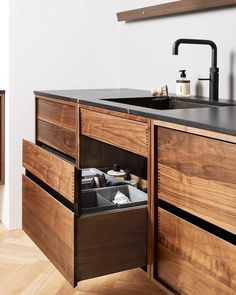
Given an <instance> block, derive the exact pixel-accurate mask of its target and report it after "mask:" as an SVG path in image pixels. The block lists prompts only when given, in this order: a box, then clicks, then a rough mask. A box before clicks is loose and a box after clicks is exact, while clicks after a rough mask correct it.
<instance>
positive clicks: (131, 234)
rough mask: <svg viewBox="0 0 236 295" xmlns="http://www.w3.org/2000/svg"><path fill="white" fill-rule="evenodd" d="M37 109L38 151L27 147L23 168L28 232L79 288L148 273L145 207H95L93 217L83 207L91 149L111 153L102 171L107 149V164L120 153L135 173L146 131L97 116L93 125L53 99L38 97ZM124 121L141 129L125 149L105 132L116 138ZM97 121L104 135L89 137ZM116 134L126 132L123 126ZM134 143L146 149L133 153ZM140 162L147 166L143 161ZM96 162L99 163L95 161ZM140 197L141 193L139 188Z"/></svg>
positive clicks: (111, 117)
mask: <svg viewBox="0 0 236 295" xmlns="http://www.w3.org/2000/svg"><path fill="white" fill-rule="evenodd" d="M36 105H37V107H36V126H37V127H36V144H34V143H32V142H30V141H27V140H24V141H23V167H24V168H25V171H26V172H25V175H23V176H22V177H23V229H24V231H25V232H26V233H27V234H28V235H29V236H30V238H31V239H32V240H33V241H34V242H35V243H36V245H38V247H39V248H40V249H41V250H42V251H43V252H44V253H45V255H46V256H47V257H48V258H49V260H50V261H51V262H52V263H53V264H54V265H55V266H56V267H57V269H58V270H59V271H60V272H61V273H62V274H63V275H64V277H65V278H66V279H67V280H68V281H69V282H70V284H71V285H73V286H76V284H77V282H79V281H80V280H84V279H88V278H92V277H96V276H101V275H105V274H110V273H113V272H119V271H123V270H128V269H132V268H137V267H145V266H146V264H147V258H146V256H147V249H146V247H147V245H146V244H147V205H146V203H147V202H146V201H145V202H144V203H142V204H138V203H137V205H136V204H132V205H129V206H120V207H118V206H114V204H113V205H110V207H109V206H108V207H109V208H108V207H106V208H104V210H103V209H99V208H98V209H99V210H96V207H97V206H99V204H94V205H92V207H93V206H94V208H93V209H94V210H91V211H89V210H86V208H85V207H84V203H89V202H90V203H92V202H93V200H92V192H93V190H88V191H89V192H90V194H91V196H90V195H88V197H87V198H90V197H91V199H87V200H86V201H84V192H85V190H84V188H83V183H82V177H83V169H85V168H88V167H87V166H86V156H87V157H88V158H90V156H89V150H90V146H91V150H92V149H93V147H92V145H93V143H94V144H96V146H97V147H98V150H97V152H98V153H99V146H100V144H101V148H100V149H101V150H102V149H104V144H105V145H106V146H107V148H106V150H105V153H104V154H103V153H102V154H101V155H99V157H98V158H99V164H101V163H104V166H105V167H106V165H107V164H108V162H107V161H108V160H107V158H106V156H107V150H108V151H110V154H111V157H108V159H109V161H110V162H109V163H110V164H111V163H112V162H114V161H115V160H116V158H115V156H114V155H116V150H117V149H118V150H119V151H120V153H121V157H123V158H125V155H126V153H128V158H133V162H134V163H135V165H136V167H137V161H136V160H137V159H139V157H140V155H139V153H141V154H142V155H144V154H145V155H147V142H146V141H147V133H146V131H147V128H148V127H147V126H148V125H147V124H145V123H143V122H139V121H135V120H132V119H125V118H119V117H117V116H115V115H107V114H101V112H97V113H96V112H95V111H93V113H92V117H91V118H90V115H91V114H90V111H88V110H85V109H83V108H82V107H81V108H79V106H77V105H75V104H71V103H68V102H63V103H62V101H60V103H57V102H56V101H55V100H53V99H50V98H46V99H44V98H41V97H37V98H36ZM87 112H88V115H87ZM91 112H92V111H91ZM119 121H120V122H121V125H122V126H123V125H124V126H125V127H126V128H128V127H129V126H128V125H129V124H130V126H131V127H132V126H134V127H136V126H137V132H139V130H140V135H139V138H138V139H133V137H132V138H131V135H132V134H131V133H127V135H126V138H125V144H124V146H122V147H123V149H122V148H121V146H120V145H119V144H118V145H117V144H116V142H117V138H116V137H117V136H119V131H118V132H117V133H116V131H115V132H114V134H113V136H112V138H110V137H109V133H106V132H104V130H105V129H106V128H110V125H109V124H110V122H111V125H112V128H113V129H112V130H113V131H114V128H115V125H113V124H118V122H119ZM97 122H98V126H97V127H96V128H97V134H103V133H104V134H105V135H104V136H101V137H99V136H96V139H94V137H95V136H94V134H95V133H93V132H91V133H90V132H88V130H93V128H90V126H94V125H95V124H97ZM43 124H48V125H49V126H50V129H51V130H54V131H53V133H49V132H46V131H45V128H44V125H43ZM107 124H108V125H107ZM127 124H128V125H127ZM80 126H82V127H81V129H80ZM122 128H123V127H121V129H122ZM129 128H130V127H129ZM117 129H118V130H120V129H119V126H118V125H117ZM55 130H60V132H56V131H55ZM122 132H123V130H122ZM69 133H70V134H73V136H74V138H75V139H74V141H73V144H72V142H71V141H68V136H67V135H68V134H69ZM106 135H107V137H106ZM48 136H49V137H48ZM120 136H121V133H120ZM142 136H143V137H144V138H142ZM90 140H92V141H91V142H90ZM83 141H85V143H84V145H85V146H86V151H87V153H84V154H83V148H80V145H82V143H83ZM104 141H105V143H104ZM135 141H137V142H138V143H139V142H140V147H137V148H130V146H131V145H130V144H129V143H130V142H132V144H133V145H134V144H135V143H136V142H135ZM88 142H90V145H89V144H88ZM107 142H109V144H107ZM121 142H122V140H121ZM113 147H114V149H115V152H114V151H113ZM130 150H132V151H133V152H130ZM71 151H73V152H71ZM140 151H142V152H140ZM134 152H137V154H136V153H134ZM85 154H87V155H85ZM104 155H105V156H104ZM83 156H84V157H83ZM103 157H104V160H103ZM81 158H83V159H85V160H83V166H80V164H79V163H80V159H81ZM141 158H142V161H147V160H146V158H145V157H143V156H141ZM90 160H91V159H90ZM124 160H125V159H124ZM93 163H94V164H96V163H97V162H96V159H94V162H93ZM96 168H100V167H96ZM131 172H132V171H131ZM117 188H119V187H118V186H117ZM91 191H92V192H91ZM95 191H96V189H95ZM134 191H138V189H136V188H134ZM144 195H145V194H144Z"/></svg>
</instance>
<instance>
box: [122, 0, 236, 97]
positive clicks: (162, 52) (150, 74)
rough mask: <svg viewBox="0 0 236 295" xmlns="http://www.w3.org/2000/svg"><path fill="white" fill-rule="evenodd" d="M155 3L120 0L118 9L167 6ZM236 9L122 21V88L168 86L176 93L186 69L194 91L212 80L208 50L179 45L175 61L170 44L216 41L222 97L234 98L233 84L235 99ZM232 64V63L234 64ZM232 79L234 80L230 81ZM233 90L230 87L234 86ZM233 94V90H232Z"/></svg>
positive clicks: (205, 91) (206, 88) (152, 0)
mask: <svg viewBox="0 0 236 295" xmlns="http://www.w3.org/2000/svg"><path fill="white" fill-rule="evenodd" d="M164 2H169V1H157V0H150V1H147V0H146V1H144V0H142V1H141V0H135V1H125V0H120V7H119V10H120V11H123V10H128V9H134V8H139V7H145V6H150V5H155V4H159V3H164ZM235 26H236V8H230V9H221V10H217V11H216V10H214V11H207V12H201V13H194V14H187V15H180V16H170V17H165V18H155V19H152V20H146V21H138V22H133V23H125V22H121V23H120V24H119V31H120V61H121V65H120V86H121V87H126V86H127V87H133V88H140V89H142V88H144V89H150V88H152V87H156V86H160V85H165V84H168V85H169V89H170V91H171V92H175V80H176V77H177V76H178V70H180V69H186V70H187V74H188V76H189V77H190V78H191V80H192V92H193V94H194V93H195V86H196V82H197V79H198V78H199V77H204V78H205V77H208V75H209V67H210V61H211V59H210V52H211V50H210V47H208V46H201V45H199V46H197V45H181V46H180V50H179V55H178V56H172V52H171V49H172V44H173V43H174V41H175V40H176V39H178V38H182V37H183V38H201V39H212V40H213V41H215V43H216V44H217V46H218V65H219V68H220V95H221V97H223V98H231V96H232V88H231V87H230V81H231V80H232V81H233V83H234V87H235V90H234V97H235V96H236V37H235ZM232 60H233V61H232ZM232 74H233V76H234V77H232ZM201 84H202V86H203V95H204V96H208V82H207V81H206V82H201ZM231 85H232V83H231ZM230 89H231V91H230Z"/></svg>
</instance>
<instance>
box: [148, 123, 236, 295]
mask: <svg viewBox="0 0 236 295" xmlns="http://www.w3.org/2000/svg"><path fill="white" fill-rule="evenodd" d="M163 125H165V124H163ZM177 129H181V128H178V125H177V124H176V125H175V124H172V128H166V127H164V126H158V125H157V126H155V127H154V130H155V131H154V134H155V135H154V136H155V140H156V148H155V156H154V162H153V167H154V168H153V169H154V171H155V173H154V174H153V177H154V179H153V183H154V187H155V189H154V190H153V191H154V192H155V206H154V207H153V211H154V222H155V234H154V239H155V241H156V244H155V247H154V250H153V251H154V261H155V262H154V278H155V279H156V280H157V281H159V282H160V283H162V284H164V285H165V286H167V287H168V288H170V290H173V291H175V292H177V293H178V294H188V295H191V294H199V295H200V294H209V295H210V294H212V295H213V294H234V293H235V292H236V270H235V265H236V248H235V244H236V239H235V233H236V227H235V220H236V207H235V201H236V199H235V192H236V186H235V183H236V181H235V180H236V179H235V175H236V173H235V172H236V171H235V163H236V156H235V155H236V146H235V143H231V142H227V141H222V140H218V139H216V138H211V137H209V136H210V135H211V133H210V132H206V134H207V135H208V136H203V135H202V134H201V135H199V134H197V129H195V133H191V132H185V131H182V130H177ZM183 129H184V128H183ZM201 133H202V132H201ZM214 135H215V134H214Z"/></svg>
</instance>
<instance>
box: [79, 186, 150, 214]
mask: <svg viewBox="0 0 236 295" xmlns="http://www.w3.org/2000/svg"><path fill="white" fill-rule="evenodd" d="M118 191H120V192H121V193H123V194H124V195H125V196H127V197H128V198H129V200H130V201H131V202H130V203H127V204H114V203H113V202H112V201H113V200H114V198H115V195H116V193H117V192H118ZM146 204H147V194H146V193H144V192H142V191H141V190H139V189H137V188H135V187H133V186H131V185H120V186H115V187H105V188H98V189H90V190H86V191H83V192H82V195H81V200H80V209H81V211H82V212H83V213H94V212H100V211H105V210H114V209H121V208H127V207H133V206H140V205H146Z"/></svg>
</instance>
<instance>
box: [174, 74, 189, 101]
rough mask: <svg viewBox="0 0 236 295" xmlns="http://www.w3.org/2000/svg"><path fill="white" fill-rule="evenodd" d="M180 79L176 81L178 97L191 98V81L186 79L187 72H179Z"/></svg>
mask: <svg viewBox="0 0 236 295" xmlns="http://www.w3.org/2000/svg"><path fill="white" fill-rule="evenodd" d="M179 72H180V73H181V74H180V77H179V78H178V79H177V80H176V96H181V97H189V96H190V80H188V79H187V78H186V70H180V71H179Z"/></svg>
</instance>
